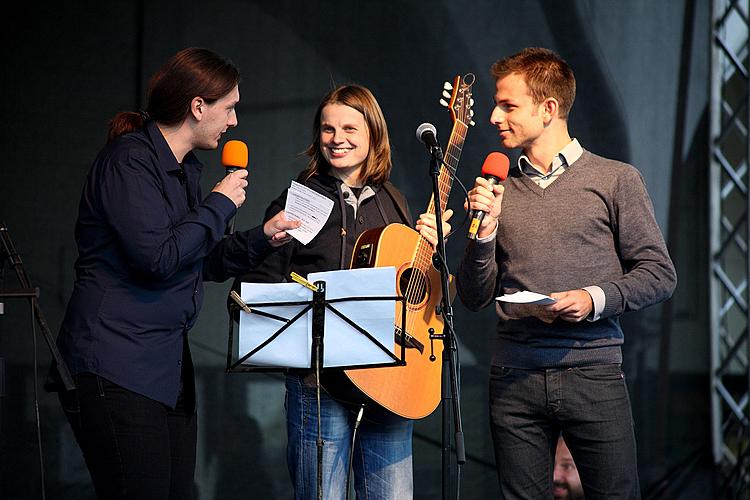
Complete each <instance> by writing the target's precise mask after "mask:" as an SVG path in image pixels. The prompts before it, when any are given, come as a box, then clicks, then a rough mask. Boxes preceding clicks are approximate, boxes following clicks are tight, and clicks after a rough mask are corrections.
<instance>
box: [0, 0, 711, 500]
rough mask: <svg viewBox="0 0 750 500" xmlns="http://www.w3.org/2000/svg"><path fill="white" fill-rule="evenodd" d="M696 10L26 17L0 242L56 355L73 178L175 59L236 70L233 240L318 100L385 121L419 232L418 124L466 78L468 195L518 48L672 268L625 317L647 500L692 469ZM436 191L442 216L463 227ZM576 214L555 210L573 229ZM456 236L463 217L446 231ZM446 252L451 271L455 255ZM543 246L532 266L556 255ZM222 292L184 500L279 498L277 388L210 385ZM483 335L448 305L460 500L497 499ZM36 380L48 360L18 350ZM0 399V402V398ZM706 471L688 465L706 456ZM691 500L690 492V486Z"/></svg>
mask: <svg viewBox="0 0 750 500" xmlns="http://www.w3.org/2000/svg"><path fill="white" fill-rule="evenodd" d="M708 15H709V8H708V1H707V0H704V1H692V0H684V1H679V0H676V1H670V2H650V1H647V0H634V1H629V2H620V1H615V0H598V1H594V0H589V1H584V0H578V1H569V2H552V1H550V2H546V1H542V0H537V1H529V2H512V1H491V0H480V1H474V2H469V1H464V2H447V1H443V2H419V1H416V0H412V1H406V2H383V3H380V2H374V1H373V2H356V1H353V2H347V3H344V2H333V1H320V2H298V1H291V0H280V1H276V2H249V1H248V2H240V1H216V2H212V3H211V4H210V7H209V6H208V4H200V3H198V2H187V1H182V2H125V1H117V2H79V3H77V4H76V6H58V7H55V8H42V7H36V6H35V7H27V8H25V10H22V11H21V12H18V13H17V14H14V15H6V17H5V20H6V23H5V25H6V29H5V31H4V33H3V35H2V36H3V39H4V41H5V44H4V46H5V49H4V55H5V57H4V58H3V63H4V64H3V66H4V69H3V73H4V76H3V77H2V89H3V92H2V96H3V101H4V105H5V106H4V108H5V109H6V113H5V116H4V120H3V121H2V124H1V125H0V127H2V135H1V136H2V140H3V149H2V152H3V159H2V162H0V220H3V221H4V222H5V223H6V224H7V226H8V227H9V229H10V234H11V236H12V238H13V240H14V241H15V243H16V246H17V248H18V250H19V252H20V254H21V256H22V258H23V260H24V265H25V268H26V270H27V272H28V273H29V275H30V276H31V278H32V281H33V282H34V284H35V285H36V286H38V287H39V288H40V290H41V304H42V310H43V311H44V314H45V316H46V318H47V320H48V322H49V324H50V326H51V328H52V330H53V331H54V332H55V333H56V330H57V327H58V326H59V323H60V320H61V318H62V314H63V312H64V308H65V305H66V302H67V299H68V296H69V291H70V289H71V286H72V282H73V261H74V259H75V255H76V249H75V245H74V242H73V226H74V223H75V218H76V212H77V204H78V197H79V194H80V189H81V186H82V183H83V179H84V176H85V174H86V171H87V169H88V167H89V165H90V163H91V161H92V159H93V158H94V155H95V154H96V152H97V151H98V149H99V148H100V147H101V146H102V145H103V143H104V140H105V130H106V123H107V120H108V119H109V118H111V117H112V116H113V115H114V114H115V113H116V112H118V111H121V110H133V109H137V108H138V107H139V105H141V104H142V94H143V90H144V89H145V86H146V82H147V79H148V76H149V75H150V74H151V73H152V72H153V71H154V70H156V69H157V68H158V66H159V65H160V64H161V63H162V62H163V61H164V60H166V59H167V58H168V57H169V56H171V55H172V54H173V53H174V52H176V51H177V50H179V49H181V48H183V47H186V46H205V47H208V48H211V49H214V50H216V51H218V52H220V53H222V54H224V55H226V56H228V57H230V58H231V59H232V60H233V61H235V62H236V63H237V64H238V65H239V66H240V67H241V70H242V74H243V82H242V84H241V86H240V93H241V97H242V101H241V103H240V105H239V108H238V115H239V126H238V127H237V129H235V130H234V131H232V132H231V133H230V134H229V135H230V136H231V138H235V139H242V140H244V141H246V142H247V143H248V144H249V146H250V163H251V167H250V168H251V171H250V188H249V190H248V203H246V204H245V205H244V206H243V207H242V209H241V210H240V213H239V215H238V217H237V227H238V228H243V227H250V226H252V225H255V224H257V223H259V222H260V217H261V215H262V211H263V209H264V208H265V206H266V205H267V203H268V202H269V201H270V200H271V199H272V198H273V197H275V196H276V195H277V194H278V192H280V191H281V190H282V189H283V188H284V187H285V186H287V185H288V183H289V180H290V179H291V178H292V177H294V176H295V175H296V173H297V172H298V171H299V170H301V169H302V168H303V167H304V165H305V160H304V158H303V157H301V156H300V153H301V152H302V151H303V150H304V149H305V148H306V146H307V145H308V143H309V141H310V139H311V136H310V133H311V120H312V115H313V113H314V111H315V108H316V106H317V103H318V101H319V99H320V97H321V96H322V95H323V94H324V93H325V92H326V91H328V90H329V89H330V88H331V87H332V86H333V85H336V84H341V83H347V82H356V83H361V84H364V85H366V86H368V87H370V88H371V89H372V90H373V92H374V93H375V95H376V96H377V98H378V100H379V102H380V104H381V106H382V108H383V112H384V113H385V116H386V119H387V120H388V124H389V129H390V133H391V140H392V145H393V155H394V163H395V169H394V174H393V181H394V182H395V183H396V184H397V185H398V186H400V187H401V188H402V190H403V191H404V192H405V193H406V195H407V196H408V198H409V202H410V204H411V208H412V212H413V214H414V215H418V214H419V213H420V211H422V210H423V209H424V208H425V207H426V206H427V201H428V198H429V189H430V183H429V182H430V181H429V177H428V175H427V166H428V158H427V156H426V154H425V151H424V148H423V146H422V145H421V144H419V143H418V142H417V141H416V139H415V138H414V130H415V128H416V126H417V125H418V124H419V123H421V122H423V121H430V122H432V123H434V124H435V125H436V126H437V128H438V131H439V133H438V135H439V138H440V139H441V140H442V142H443V143H444V141H445V139H446V137H447V135H448V133H449V131H450V120H449V117H448V114H447V112H446V111H445V110H444V109H443V108H442V107H440V106H439V105H438V100H439V98H440V91H441V87H442V83H443V81H445V80H452V79H453V77H454V76H455V75H456V74H464V73H467V72H473V73H475V74H476V76H477V82H476V84H475V86H474V98H475V101H476V105H475V111H476V117H475V120H476V122H477V126H476V127H474V128H472V129H471V130H470V131H469V133H468V136H467V139H466V144H465V148H464V151H463V156H462V158H461V162H460V165H459V169H458V170H459V175H460V178H461V179H462V180H463V181H464V182H465V183H467V184H470V183H471V182H472V179H473V177H474V176H475V175H477V174H478V171H479V168H480V166H481V164H482V161H483V159H484V156H485V155H486V154H487V153H488V152H490V151H492V150H496V149H498V143H497V142H498V141H497V136H496V133H495V132H494V130H493V128H492V127H491V126H490V125H489V123H488V118H489V113H490V111H491V107H492V94H493V81H492V79H491V77H490V76H489V72H488V69H489V66H490V65H491V64H492V63H493V62H494V61H495V60H496V59H497V58H499V57H502V56H505V55H508V54H511V53H513V52H516V51H517V50H520V49H521V48H523V47H525V46H545V47H549V48H553V49H555V50H557V51H558V52H559V53H560V54H561V55H562V56H563V57H564V58H566V59H567V60H568V62H569V63H570V64H571V65H572V66H573V68H574V70H575V72H576V75H577V79H578V97H577V100H576V104H575V106H574V108H573V112H572V114H571V120H570V128H571V132H572V135H573V136H575V137H577V138H578V139H579V140H580V141H581V143H582V144H583V145H584V147H586V148H588V149H590V150H592V151H594V152H597V153H599V154H603V155H605V156H610V157H613V158H616V159H618V160H623V161H627V162H630V163H633V164H634V165H635V166H636V167H637V168H638V169H639V170H640V171H641V172H642V174H643V176H644V178H645V179H646V183H647V185H648V188H649V191H650V193H651V196H652V198H653V201H654V206H655V210H656V214H657V218H658V220H659V223H660V225H661V227H662V230H663V232H664V234H665V237H666V238H667V240H668V245H669V248H670V252H671V253H672V256H673V258H674V260H675V263H676V265H677V269H678V274H679V279H680V282H679V286H678V290H677V293H676V294H675V297H674V298H673V299H672V300H671V301H670V302H668V303H667V304H666V305H665V306H663V307H654V308H652V309H650V310H648V311H645V312H642V313H638V314H631V315H628V316H626V317H625V320H624V324H625V328H626V348H625V357H626V361H625V370H626V373H627V375H628V379H629V384H630V389H631V398H632V402H633V411H634V416H635V421H636V432H637V436H638V441H639V459H640V463H639V468H640V471H641V478H642V483H643V489H644V492H645V493H646V495H649V494H654V493H653V492H656V491H658V489H659V487H660V485H662V484H663V481H662V479H663V478H665V477H667V476H668V475H669V474H670V473H671V472H674V471H677V472H679V471H683V470H686V468H685V466H684V464H683V461H685V460H686V459H689V458H690V457H692V456H698V455H694V454H695V453H700V450H702V449H704V447H705V444H706V436H707V431H706V430H707V426H708V409H707V408H708V397H709V388H708V382H707V375H706V372H707V369H708V368H707V366H708V354H707V353H708V335H707V318H708V314H707V307H708V305H707V304H708V301H707V300H706V292H705V291H704V290H705V289H706V287H707V280H706V276H707V271H706V266H705V262H706V261H707V258H706V248H707V229H706V215H705V213H706V209H705V206H706V190H705V188H704V186H705V184H706V182H705V181H704V179H705V178H706V174H705V173H706V172H707V160H706V158H707V155H706V143H707V138H706V137H707V134H706V121H705V117H706V115H705V111H706V109H705V108H706V105H707V101H708V99H707V93H708V62H709V59H708V54H709V38H708V36H709V35H708V34H709V21H708ZM200 157H201V159H202V160H203V161H204V163H205V164H206V165H207V168H206V170H205V176H204V179H203V181H204V189H205V190H208V189H210V187H211V186H212V185H213V184H214V183H215V182H216V181H218V179H219V178H220V177H221V176H222V173H223V169H222V168H220V165H219V154H218V153H217V152H204V153H201V154H200ZM461 204H462V200H461V198H460V190H459V189H458V188H457V187H456V188H454V192H453V195H452V197H451V200H450V206H452V207H454V208H456V209H457V210H458V214H459V215H461V214H462V213H463V212H462V210H461V209H460V206H461ZM574 209H575V207H571V210H574ZM454 219H455V220H454V222H458V221H459V220H460V217H458V216H457V217H455V218H454ZM464 232H465V228H463V229H461V230H460V232H459V234H457V235H455V236H454V237H453V238H451V240H450V242H449V248H448V251H449V262H450V263H451V264H452V266H453V267H455V266H456V265H457V262H458V259H459V257H460V254H461V251H462V248H463V245H464V242H465V240H464V238H463V236H462V233H464ZM555 250H556V249H555V248H554V242H551V243H550V251H551V252H554V251H555ZM15 286H17V283H16V281H15V276H14V274H13V272H12V271H11V270H9V269H7V266H6V271H5V275H4V279H3V281H2V283H0V288H3V287H15ZM228 286H229V285H228V284H209V285H207V299H206V303H205V306H204V309H203V312H202V315H201V318H200V320H199V322H198V324H197V326H196V327H195V329H194V330H193V331H192V332H191V345H192V348H193V353H194V358H195V360H196V364H197V376H198V391H199V404H200V408H199V412H200V420H199V422H200V430H199V449H198V466H197V472H196V490H197V492H198V498H200V499H202V500H203V499H213V498H240V497H242V496H248V495H249V496H251V497H258V498H281V497H287V496H288V494H289V492H290V488H289V484H288V478H287V474H286V469H285V462H284V446H285V432H284V424H283V385H282V382H281V378H280V377H279V376H274V375H258V374H253V375H248V374H231V375H226V374H224V373H223V363H224V358H225V352H226V347H225V346H226V333H225V330H226V324H227V320H226V316H225V309H224V305H223V304H224V300H225V298H226V293H227V290H228ZM5 311H6V312H5V314H4V315H2V316H0V358H2V359H3V360H4V363H5V370H4V373H3V377H2V380H3V381H4V392H3V393H2V396H0V425H1V427H0V431H1V434H0V436H1V437H0V439H1V442H0V444H1V445H2V452H1V453H2V455H0V458H1V459H2V462H1V464H2V481H1V482H0V497H3V496H4V497H6V498H39V497H40V486H39V485H40V474H39V466H38V450H37V444H36V431H35V420H34V385H35V382H34V379H33V374H34V370H33V360H34V347H33V345H32V335H31V325H30V320H29V311H28V307H27V306H26V304H25V303H23V302H21V301H6V302H5ZM493 323H494V321H493V313H492V311H490V310H485V311H483V312H481V313H478V314H473V313H469V312H468V311H467V310H466V309H465V308H463V306H462V305H461V304H460V303H457V304H456V326H457V331H458V334H459V337H460V346H461V352H460V355H461V360H462V366H463V369H462V402H463V412H464V413H463V416H464V427H465V432H466V445H467V453H468V455H469V462H468V463H467V465H466V466H465V468H464V474H463V478H462V484H463V496H464V498H490V497H494V496H496V495H497V488H496V480H495V476H494V470H493V468H492V462H493V458H492V450H491V443H490V440H489V435H488V424H487V417H486V390H487V387H486V386H487V382H486V379H487V371H488V359H489V349H488V346H489V345H490V341H491V337H492V333H491V332H492V330H493ZM36 351H37V353H38V357H39V362H38V366H39V373H40V376H41V377H42V378H43V377H44V375H45V374H46V367H47V365H48V359H49V355H48V351H47V348H46V346H45V345H44V343H43V342H40V343H39V345H38V346H37V348H36ZM0 387H2V384H0ZM39 405H40V413H41V417H42V428H41V432H42V442H43V447H44V460H45V474H46V485H47V494H48V498H88V497H89V496H90V495H91V494H92V493H91V487H90V485H89V483H90V481H89V478H88V475H87V472H86V470H85V467H84V466H83V464H82V459H81V457H80V452H79V451H78V449H77V447H76V445H75V442H74V441H73V440H72V435H71V433H70V431H69V429H68V428H67V426H66V423H65V422H64V418H63V416H62V413H61V411H60V410H59V408H58V406H57V401H56V397H55V396H54V395H50V394H46V393H43V392H41V393H40V394H39ZM439 444H440V412H439V411H438V412H436V413H435V414H433V415H432V416H431V417H429V418H427V419H424V420H422V421H419V422H418V423H417V426H416V436H415V457H414V463H415V492H416V496H417V498H428V497H429V498H432V497H435V496H436V495H439V492H440V470H441V469H440V447H439ZM703 457H705V455H703ZM690 488H692V489H693V490H694V491H697V490H696V488H698V486H695V485H693V486H689V487H688V491H690V490H689V489H690Z"/></svg>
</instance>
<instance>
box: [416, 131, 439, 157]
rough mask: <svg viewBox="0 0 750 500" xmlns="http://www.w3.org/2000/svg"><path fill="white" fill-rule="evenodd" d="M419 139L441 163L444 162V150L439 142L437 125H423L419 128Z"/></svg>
mask: <svg viewBox="0 0 750 500" xmlns="http://www.w3.org/2000/svg"><path fill="white" fill-rule="evenodd" d="M417 139H419V141H420V142H421V143H422V144H424V145H425V146H427V150H428V151H429V152H430V154H431V155H433V156H434V157H435V158H437V159H438V160H439V161H443V150H442V149H440V144H439V143H438V141H437V130H436V129H435V125H433V124H432V123H423V124H422V125H420V126H419V127H417Z"/></svg>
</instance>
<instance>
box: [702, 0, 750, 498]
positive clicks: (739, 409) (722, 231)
mask: <svg viewBox="0 0 750 500" xmlns="http://www.w3.org/2000/svg"><path fill="white" fill-rule="evenodd" d="M749 1H750V0H714V1H713V8H712V44H711V101H710V107H711V111H710V112H711V138H710V141H711V142H710V145H709V148H710V151H711V180H710V196H711V203H710V210H711V214H710V215H709V219H710V223H711V262H710V270H711V271H710V272H711V277H710V281H711V420H712V421H711V431H712V444H713V458H714V462H715V464H716V470H717V472H718V475H719V484H720V487H721V490H722V492H723V493H724V495H725V497H727V498H728V497H731V498H747V497H748V496H750V474H749V472H748V470H749V468H750V467H749V466H750V413H749V409H748V402H749V398H750V395H749V393H750V365H749V364H748V360H749V359H750V343H749V342H748V326H749V325H750V321H749V318H750V311H749V309H748V280H749V276H750V263H749V260H748V259H749V258H750V254H748V211H749V203H750V196H748V163H749V161H748V159H749V158H750V140H748V123H749V122H750V121H749V120H748V117H749V116H750V106H748V98H749V96H750V92H749V89H750V83H749V80H748V71H749V68H748V39H749V38H750V37H749V35H748V34H749V26H750V20H749V19H748V2H749Z"/></svg>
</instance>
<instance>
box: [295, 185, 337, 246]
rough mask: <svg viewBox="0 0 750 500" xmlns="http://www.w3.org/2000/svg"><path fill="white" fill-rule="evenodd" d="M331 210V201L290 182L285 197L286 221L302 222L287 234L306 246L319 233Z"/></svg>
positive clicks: (303, 186)
mask: <svg viewBox="0 0 750 500" xmlns="http://www.w3.org/2000/svg"><path fill="white" fill-rule="evenodd" d="M331 210H333V200H331V199H329V198H326V197H325V196H323V195H322V194H320V193H317V192H315V191H313V190H312V189H310V188H309V187H307V186H305V185H303V184H300V183H299V182H295V181H292V185H291V186H289V191H288V192H287V196H286V206H285V207H284V211H285V212H286V216H287V218H288V219H293V220H299V221H302V225H301V226H300V227H298V228H297V229H290V230H288V231H287V233H289V234H291V235H292V236H293V237H294V238H295V239H297V240H299V241H300V242H301V243H302V244H303V245H307V244H308V243H310V241H312V239H313V238H315V236H316V235H317V234H318V233H319V232H320V230H321V229H322V228H323V225H324V224H325V223H326V221H327V220H328V216H329V215H331Z"/></svg>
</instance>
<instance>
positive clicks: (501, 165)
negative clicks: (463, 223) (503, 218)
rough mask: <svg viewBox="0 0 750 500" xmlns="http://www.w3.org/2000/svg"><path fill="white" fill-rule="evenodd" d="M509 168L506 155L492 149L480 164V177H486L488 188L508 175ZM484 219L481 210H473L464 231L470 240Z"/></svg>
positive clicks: (474, 238) (474, 237) (475, 236)
mask: <svg viewBox="0 0 750 500" xmlns="http://www.w3.org/2000/svg"><path fill="white" fill-rule="evenodd" d="M509 169H510V160H509V159H508V157H507V156H505V155H504V154H502V153H498V152H497V151H494V152H492V153H490V154H488V155H487V158H485V159H484V164H483V165H482V177H484V178H485V179H487V181H488V182H489V184H490V189H492V186H494V185H495V184H498V183H500V182H502V181H504V180H505V178H506V177H508V170H509ZM483 219H484V212H483V211H481V210H475V211H474V216H473V217H472V218H471V224H470V225H469V231H468V232H467V233H466V237H467V238H469V239H470V240H476V239H477V231H479V225H480V224H481V223H482V220H483Z"/></svg>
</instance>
